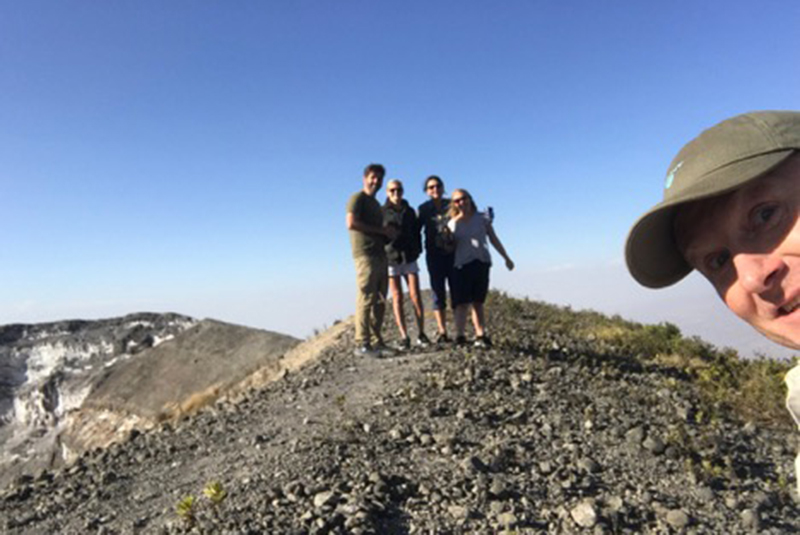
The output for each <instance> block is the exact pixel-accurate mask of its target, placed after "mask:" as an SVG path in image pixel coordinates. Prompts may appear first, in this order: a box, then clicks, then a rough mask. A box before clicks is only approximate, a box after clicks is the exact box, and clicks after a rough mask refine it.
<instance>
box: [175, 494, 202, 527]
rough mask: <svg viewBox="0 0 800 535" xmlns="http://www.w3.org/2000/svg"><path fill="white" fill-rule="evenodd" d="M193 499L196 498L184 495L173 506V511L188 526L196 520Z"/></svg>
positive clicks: (192, 524)
mask: <svg viewBox="0 0 800 535" xmlns="http://www.w3.org/2000/svg"><path fill="white" fill-rule="evenodd" d="M195 501H196V500H195V497H194V496H186V497H185V498H183V499H182V500H181V501H179V502H178V505H176V506H175V512H176V513H177V515H178V516H179V517H180V518H181V520H183V521H184V522H186V523H187V524H188V525H190V526H194V524H195V522H196V521H197V516H196V514H197V511H196V509H195Z"/></svg>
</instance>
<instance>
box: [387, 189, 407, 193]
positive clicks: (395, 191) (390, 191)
mask: <svg viewBox="0 0 800 535" xmlns="http://www.w3.org/2000/svg"><path fill="white" fill-rule="evenodd" d="M386 191H388V192H389V193H403V188H389V189H387V190H386Z"/></svg>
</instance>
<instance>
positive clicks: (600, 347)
mask: <svg viewBox="0 0 800 535" xmlns="http://www.w3.org/2000/svg"><path fill="white" fill-rule="evenodd" d="M487 307H488V308H487V309H488V311H489V313H490V314H491V315H492V316H493V321H492V324H493V326H494V328H495V330H496V332H497V333H498V334H497V336H496V341H497V342H499V343H504V344H506V345H511V346H518V347H516V349H521V350H524V351H535V352H542V353H545V354H546V353H547V352H548V351H551V350H554V349H557V348H559V347H560V343H559V342H560V340H562V339H573V340H574V339H579V340H581V341H582V343H583V344H584V347H581V350H582V351H583V352H584V353H586V354H587V355H590V356H592V357H594V358H597V359H600V360H612V361H617V362H619V363H623V364H626V365H628V366H633V367H642V368H647V367H657V368H660V369H663V370H664V371H665V372H667V373H666V374H665V375H666V376H667V379H665V380H666V381H667V383H666V384H667V386H670V387H673V388H675V387H677V383H676V382H679V381H693V382H695V383H696V384H697V385H698V386H699V387H700V391H701V394H702V398H703V401H704V406H703V408H702V409H701V410H699V411H698V413H697V414H695V415H694V417H695V418H701V419H703V420H704V421H711V420H714V419H715V418H716V416H717V415H718V413H719V411H724V412H725V413H726V414H729V415H732V416H734V417H736V418H738V419H739V420H741V421H752V422H754V423H758V424H759V425H766V426H777V427H784V428H785V427H789V426H791V425H792V423H791V421H790V418H789V416H788V413H787V412H786V409H785V404H784V403H785V402H784V399H785V396H786V389H785V387H784V385H783V376H784V375H785V374H786V372H787V371H788V370H789V368H791V367H792V366H793V365H794V363H792V362H788V361H785V360H774V359H770V358H767V357H761V358H757V359H751V360H747V359H743V358H741V357H740V356H739V355H738V353H737V352H736V351H735V350H733V349H730V348H724V349H719V348H716V347H715V346H713V345H711V344H709V343H708V342H705V341H703V340H701V339H700V338H698V337H685V336H683V335H682V334H681V331H680V329H679V328H678V327H677V326H675V325H673V324H671V323H661V324H657V325H642V324H639V323H635V322H632V321H626V320H624V319H622V318H620V317H619V316H611V317H609V316H606V315H604V314H600V313H598V312H594V311H574V310H572V309H571V308H570V307H559V306H556V305H550V304H546V303H541V302H535V301H530V300H524V299H515V298H511V297H509V296H507V295H505V294H502V293H497V292H492V293H491V294H490V302H489V303H488V305H487ZM522 320H525V321H530V320H534V321H535V322H536V324H537V326H538V328H539V329H541V330H542V331H543V332H548V333H550V335H549V336H550V339H549V340H547V342H548V343H547V344H542V343H541V341H539V342H538V343H536V341H532V342H533V343H532V344H531V343H527V344H526V341H525V339H524V338H523V339H520V337H519V336H518V334H519V333H518V331H517V330H516V329H515V326H516V325H518V324H519V322H520V321H522ZM520 346H521V347H520Z"/></svg>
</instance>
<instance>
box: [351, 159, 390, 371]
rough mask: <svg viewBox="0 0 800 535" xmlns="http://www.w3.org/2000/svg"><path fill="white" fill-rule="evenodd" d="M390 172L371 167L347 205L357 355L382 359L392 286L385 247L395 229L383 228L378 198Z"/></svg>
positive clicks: (379, 166) (372, 165)
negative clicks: (353, 279) (351, 250)
mask: <svg viewBox="0 0 800 535" xmlns="http://www.w3.org/2000/svg"><path fill="white" fill-rule="evenodd" d="M385 175H386V169H384V167H383V166H382V165H380V164H376V163H373V164H370V165H368V166H367V167H366V169H364V179H363V181H364V185H363V188H362V189H361V191H359V192H357V193H354V194H353V195H352V196H351V197H350V200H349V201H348V202H347V229H348V230H349V231H350V244H351V246H352V248H353V260H354V261H355V264H356V284H357V289H356V354H359V355H368V356H378V355H379V352H380V350H381V349H383V348H384V347H385V346H384V343H383V337H382V336H381V327H382V326H383V314H384V312H385V310H386V290H387V287H388V284H389V276H388V271H387V270H388V264H387V261H386V251H385V249H384V245H385V244H386V240H392V239H394V238H395V234H396V232H397V231H396V230H395V229H394V227H384V226H383V212H382V211H381V205H380V203H379V202H378V201H377V200H376V199H375V195H376V194H377V193H378V190H380V189H381V186H382V185H383V177H384V176H385Z"/></svg>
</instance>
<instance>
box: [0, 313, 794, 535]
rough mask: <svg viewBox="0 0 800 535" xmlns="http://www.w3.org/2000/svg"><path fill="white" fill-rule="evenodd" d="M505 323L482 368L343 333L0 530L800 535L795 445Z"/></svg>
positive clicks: (645, 374) (560, 340) (779, 433)
mask: <svg viewBox="0 0 800 535" xmlns="http://www.w3.org/2000/svg"><path fill="white" fill-rule="evenodd" d="M495 309H496V310H495V311H493V314H492V316H491V319H490V324H491V326H492V332H493V333H494V338H495V341H496V344H495V348H494V349H488V350H487V349H475V348H472V347H457V348H454V347H434V348H430V349H428V350H419V349H415V350H413V351H411V352H407V353H403V354H398V355H395V356H387V357H386V358H382V359H368V358H365V357H355V356H353V354H352V352H351V348H352V329H351V328H349V327H347V328H343V326H337V327H335V328H338V329H339V334H338V335H337V336H335V337H332V341H331V342H330V343H327V344H324V345H322V346H321V347H319V354H318V356H317V358H316V359H314V360H312V361H310V362H309V363H308V364H306V365H305V366H304V367H302V368H300V369H298V370H297V371H292V372H289V373H287V374H285V375H284V376H283V378H282V379H280V380H278V381H275V382H273V383H271V384H268V385H266V386H262V387H260V388H258V389H254V390H251V391H249V392H246V393H244V394H242V395H240V396H239V397H238V399H224V400H221V401H219V402H217V403H216V404H215V405H213V406H212V407H209V408H208V409H206V410H204V411H202V412H200V413H199V414H197V415H195V416H192V417H185V418H183V419H182V420H180V421H178V422H174V423H172V424H167V425H165V426H163V427H162V428H160V429H158V430H151V431H147V432H144V433H134V434H133V435H132V436H131V437H130V439H129V440H127V441H126V442H124V443H121V444H117V445H115V446H112V447H111V448H109V449H106V450H102V451H101V450H98V451H94V452H92V453H89V454H86V455H84V456H83V457H81V459H80V460H79V461H78V462H77V463H76V464H75V465H73V466H72V467H71V468H67V469H63V470H60V471H57V472H50V471H43V472H40V473H38V474H36V475H35V476H31V477H21V478H18V479H17V481H16V482H15V483H14V484H13V485H11V486H10V487H8V488H6V489H5V490H3V491H0V503H2V507H0V529H2V531H3V533H36V534H38V533H106V534H112V533H165V534H172V533H189V532H193V533H280V534H305V533H309V534H312V533H372V534H406V533H409V534H411V533H414V534H416V533H420V534H421V533H426V534H427V533H545V532H549V533H578V532H592V533H752V532H759V533H793V532H798V531H800V515H798V513H799V512H800V511H799V510H798V505H797V503H796V501H795V496H794V491H793V487H794V476H793V474H792V471H791V470H792V465H793V458H794V454H795V448H796V433H795V432H793V431H792V430H791V428H789V427H788V426H786V427H780V428H767V427H761V426H757V425H754V424H752V423H747V422H739V421H736V420H735V419H733V418H726V417H720V416H716V417H715V418H711V419H709V418H708V417H707V415H706V414H707V411H708V409H707V407H705V406H704V405H703V403H702V402H701V401H700V397H699V394H698V391H697V388H696V387H695V385H694V384H693V382H692V381H691V380H690V379H689V378H688V377H685V376H682V375H681V374H675V373H671V372H670V371H669V370H667V369H663V368H659V367H657V366H648V365H645V364H642V363H641V362H640V361H639V360H637V359H636V358H634V357H633V356H630V355H623V354H612V353H609V352H608V351H607V350H606V349H604V348H602V347H601V346H600V344H599V343H598V342H597V341H595V340H593V339H591V338H586V337H581V336H565V335H563V334H560V333H559V334H557V333H554V332H550V331H548V330H546V329H542V328H541V322H540V321H539V314H541V313H542V310H543V308H541V307H540V306H539V305H537V304H535V303H525V304H524V305H519V306H516V307H515V308H514V309H513V310H511V311H509V310H508V309H505V308H503V309H502V310H500V307H499V306H497V307H495ZM490 311H492V309H491V308H490ZM387 326H388V321H387ZM388 330H389V332H394V329H393V328H389V329H388ZM213 482H218V483H219V484H220V486H219V487H217V488H216V490H214V489H213V488H212V487H213V485H212V483H213ZM204 489H205V490H206V491H207V492H208V496H207V495H204V492H203V491H204ZM223 495H224V498H223ZM187 496H194V497H195V499H194V502H193V503H191V505H190V502H189V501H187V500H185V498H186V497H187ZM209 496H210V497H209ZM214 498H216V499H214ZM181 501H183V508H182V509H181V511H182V513H181V514H179V513H178V512H177V508H178V505H179V503H180V502H181Z"/></svg>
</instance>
